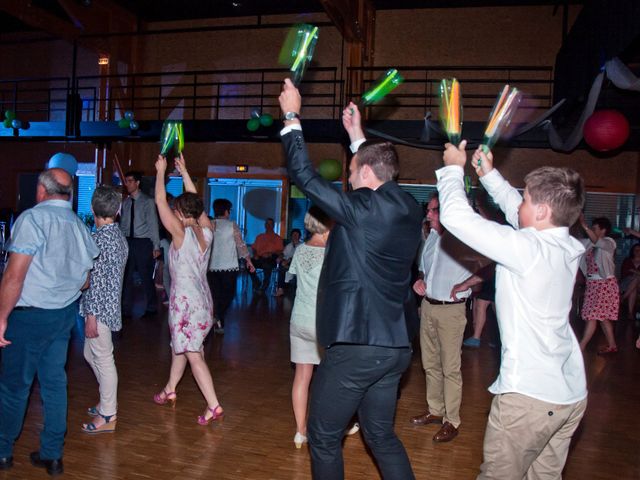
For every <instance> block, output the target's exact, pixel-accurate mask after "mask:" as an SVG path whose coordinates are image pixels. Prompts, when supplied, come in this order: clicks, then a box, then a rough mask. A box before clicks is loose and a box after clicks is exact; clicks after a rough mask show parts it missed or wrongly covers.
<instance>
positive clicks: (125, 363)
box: [0, 283, 640, 480]
mask: <svg viewBox="0 0 640 480" xmlns="http://www.w3.org/2000/svg"><path fill="white" fill-rule="evenodd" d="M245 285H246V283H245ZM291 305H292V300H291V299H290V298H288V297H284V298H279V299H276V298H273V297H257V298H252V294H251V293H250V291H248V292H243V293H240V294H239V295H238V298H237V299H236V301H235V302H234V304H233V306H232V308H231V310H230V311H229V314H228V320H227V325H226V332H225V335H224V336H219V335H216V336H213V332H212V335H211V337H210V338H209V339H208V341H207V343H206V345H205V354H206V359H207V361H208V364H209V366H210V368H211V370H212V374H213V379H214V384H215V387H216V391H217V394H218V397H219V398H220V401H221V403H222V405H223V407H224V409H225V412H226V417H225V420H224V423H222V424H215V425H214V426H208V427H202V426H199V425H197V424H196V417H197V416H198V415H199V414H201V413H203V411H204V407H205V403H204V400H203V398H202V396H201V395H200V393H199V391H198V388H197V386H196V384H195V381H194V379H193V377H192V376H191V374H190V372H189V370H188V369H187V373H186V374H185V377H184V379H183V381H182V383H181V384H180V386H179V388H178V401H177V405H176V408H175V410H174V409H171V408H169V407H161V406H157V405H155V404H154V403H153V401H152V396H153V394H154V393H155V392H157V391H158V390H160V389H161V388H162V387H163V386H164V384H165V382H166V380H167V375H168V372H169V361H170V355H169V332H168V329H167V326H166V308H162V309H161V311H160V313H159V314H158V315H157V317H156V318H142V319H133V320H127V321H126V322H125V326H124V329H123V331H122V333H121V335H119V336H118V338H117V339H116V342H115V343H116V363H117V366H118V371H119V375H120V388H119V411H118V427H117V432H116V433H114V434H102V435H96V436H90V435H87V434H84V433H82V432H81V431H80V425H81V424H82V422H86V421H87V419H88V417H86V415H85V413H84V412H85V411H86V409H87V407H89V406H92V405H95V403H96V402H97V399H98V388H97V384H96V381H95V378H94V376H93V374H92V372H91V370H90V368H89V366H88V365H87V364H86V362H85V361H84V358H83V356H82V336H81V334H80V333H79V331H76V332H75V335H74V338H73V340H72V344H71V349H70V353H69V362H68V376H69V416H68V433H67V437H66V444H65V455H64V464H65V476H64V478H68V479H70V480H71V479H78V480H89V479H110V480H111V479H114V480H115V479H122V480H125V479H126V480H135V479H157V480H163V479H181V480H188V479H201V478H202V479H215V480H223V479H255V480H266V479H274V480H285V479H296V480H298V479H299V480H304V479H310V478H311V473H310V459H309V451H308V449H307V447H306V446H303V448H302V449H301V450H296V449H295V447H294V444H293V436H294V433H295V423H294V420H293V412H292V410H291V401H290V389H291V382H292V379H293V370H292V368H291V365H290V363H289V313H290V310H291ZM581 327H582V326H581V325H579V328H581ZM618 327H619V328H618V332H617V334H618V338H619V346H620V349H621V351H620V353H618V354H617V355H615V356H611V357H606V358H605V357H599V356H597V355H596V353H595V351H596V349H597V346H598V344H599V343H600V342H602V335H601V333H600V332H598V334H597V335H596V337H595V338H594V340H593V341H592V343H591V345H590V346H589V350H588V351H587V353H586V363H587V372H588V386H589V406H588V409H587V413H586V416H585V418H584V420H583V421H582V424H581V427H580V429H579V430H578V432H577V433H576V435H575V436H574V441H573V445H572V449H571V451H570V453H569V458H568V461H567V465H566V468H565V472H564V478H565V479H568V480H585V479H637V478H640V443H639V438H640V434H639V433H638V432H639V431H640V415H639V414H638V409H639V407H640V386H639V382H638V372H639V371H640V351H638V350H636V349H635V347H634V346H633V343H632V342H633V338H635V337H633V338H632V335H633V331H632V330H633V325H631V323H629V322H626V323H621V324H620V325H619V326H618ZM497 366H498V358H497V354H496V352H495V350H494V349H491V348H489V346H487V345H486V344H483V346H482V347H481V348H479V349H477V350H468V349H465V350H464V351H463V354H462V368H463V380H464V393H463V399H462V412H461V416H462V422H463V423H462V425H461V428H460V435H459V436H458V437H457V438H456V439H455V440H454V441H453V442H451V443H446V444H435V443H433V442H432V437H433V435H434V434H435V432H436V430H437V427H436V426H435V425H431V426H426V427H415V426H413V425H411V424H410V423H409V418H410V417H411V416H412V415H417V414H419V413H421V412H423V411H424V410H425V386H424V375H423V373H422V368H421V365H420V357H419V352H418V351H416V352H415V353H414V358H413V362H412V365H411V367H410V370H409V371H408V372H407V375H406V378H405V379H404V381H403V384H402V390H401V396H400V399H399V402H398V411H397V417H396V431H397V433H398V435H399V436H400V438H401V439H402V441H403V442H404V445H405V447H406V449H407V451H408V454H409V458H410V459H411V463H412V465H413V468H414V471H415V474H416V478H418V479H429V480H438V479H446V480H452V479H456V480H459V479H473V478H475V476H476V474H477V473H478V469H479V466H480V463H481V461H482V440H483V436H484V429H485V424H486V420H487V413H488V411H489V407H490V402H491V395H490V394H489V392H488V391H487V387H488V385H489V384H490V383H491V382H492V381H493V379H494V377H495V376H496V372H497ZM33 393H34V394H33V395H32V399H31V403H30V405H29V410H28V413H27V416H26V419H25V427H24V431H23V433H22V435H21V437H20V438H19V440H18V442H17V444H16V447H15V451H14V462H15V465H14V467H13V469H11V470H9V471H6V472H0V480H2V479H43V478H47V475H46V473H45V472H44V471H43V470H40V469H37V468H35V467H32V466H31V465H30V463H29V458H28V455H29V452H30V451H32V450H35V449H36V448H37V446H38V438H37V432H38V431H39V429H40V427H41V423H42V411H41V407H40V400H39V395H38V392H37V386H36V387H34V392H33ZM344 458H345V474H346V478H347V479H349V480H370V479H375V478H379V473H378V472H377V469H376V467H375V463H374V461H373V459H372V458H371V456H370V455H369V454H368V453H367V449H366V447H365V445H364V442H363V440H362V437H361V435H360V434H357V435H354V436H352V437H348V438H346V439H345V441H344Z"/></svg>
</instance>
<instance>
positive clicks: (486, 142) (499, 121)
mask: <svg viewBox="0 0 640 480" xmlns="http://www.w3.org/2000/svg"><path fill="white" fill-rule="evenodd" d="M520 100H522V93H521V92H520V90H518V89H517V88H515V87H513V88H511V87H509V85H505V86H504V88H503V89H502V92H500V94H499V95H498V99H497V100H496V103H495V105H494V106H493V110H491V115H490V116H489V121H488V122H487V127H486V128H485V131H484V139H483V141H482V149H483V150H484V151H485V153H486V152H488V151H489V150H490V149H491V147H493V145H495V143H496V142H497V141H498V139H499V138H500V136H501V135H502V134H503V132H504V131H505V130H506V128H507V127H508V126H509V124H510V123H511V119H512V118H513V115H514V114H515V113H516V110H517V109H518V105H520Z"/></svg>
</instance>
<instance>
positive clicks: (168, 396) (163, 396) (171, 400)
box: [153, 389, 178, 408]
mask: <svg viewBox="0 0 640 480" xmlns="http://www.w3.org/2000/svg"><path fill="white" fill-rule="evenodd" d="M177 400H178V395H177V394H176V392H167V391H166V390H164V389H163V390H162V392H160V393H156V394H155V395H154V396H153V401H154V402H155V403H156V404H158V405H166V404H167V403H168V404H170V406H171V408H175V407H176V401H177Z"/></svg>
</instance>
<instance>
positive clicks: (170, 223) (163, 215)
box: [155, 155, 184, 243]
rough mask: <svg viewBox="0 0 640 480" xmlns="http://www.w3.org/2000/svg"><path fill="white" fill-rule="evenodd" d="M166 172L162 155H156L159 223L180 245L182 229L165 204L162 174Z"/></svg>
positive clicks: (165, 164) (165, 160) (165, 163)
mask: <svg viewBox="0 0 640 480" xmlns="http://www.w3.org/2000/svg"><path fill="white" fill-rule="evenodd" d="M166 171H167V159H166V158H164V157H163V156H162V155H158V158H157V160H156V188H155V199H156V207H157V208H158V214H159V215H160V221H161V222H162V225H164V228H166V229H167V231H168V232H169V233H170V234H171V236H172V237H173V238H174V239H176V240H178V243H182V239H183V238H184V227H183V226H182V222H181V221H180V220H179V219H178V217H176V215H175V214H174V213H173V211H172V210H171V207H170V206H169V203H168V202H167V192H166V190H165V186H164V174H165V172H166Z"/></svg>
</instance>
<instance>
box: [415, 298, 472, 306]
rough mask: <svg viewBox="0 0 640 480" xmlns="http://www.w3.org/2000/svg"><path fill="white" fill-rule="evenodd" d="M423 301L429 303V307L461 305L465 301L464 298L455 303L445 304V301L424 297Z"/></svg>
mask: <svg viewBox="0 0 640 480" xmlns="http://www.w3.org/2000/svg"><path fill="white" fill-rule="evenodd" d="M424 299H425V300H426V301H427V302H429V303H430V304H431V305H459V304H461V303H465V302H466V301H467V299H466V298H464V299H462V300H456V301H455V302H447V301H445V300H436V299H435V298H429V297H424Z"/></svg>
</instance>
